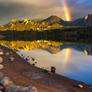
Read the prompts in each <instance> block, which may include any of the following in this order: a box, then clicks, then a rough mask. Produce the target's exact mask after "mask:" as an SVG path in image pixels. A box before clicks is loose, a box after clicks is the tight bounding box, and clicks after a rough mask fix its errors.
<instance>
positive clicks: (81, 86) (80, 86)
mask: <svg viewBox="0 0 92 92" xmlns="http://www.w3.org/2000/svg"><path fill="white" fill-rule="evenodd" d="M73 86H74V87H78V88H84V86H83V85H82V84H76V85H73Z"/></svg>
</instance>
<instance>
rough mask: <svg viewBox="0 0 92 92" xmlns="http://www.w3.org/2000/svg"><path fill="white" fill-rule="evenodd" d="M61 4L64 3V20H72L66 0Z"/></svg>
mask: <svg viewBox="0 0 92 92" xmlns="http://www.w3.org/2000/svg"><path fill="white" fill-rule="evenodd" d="M63 5H64V14H65V19H66V21H71V20H72V18H71V13H70V10H69V7H68V4H67V2H66V0H64V2H63Z"/></svg>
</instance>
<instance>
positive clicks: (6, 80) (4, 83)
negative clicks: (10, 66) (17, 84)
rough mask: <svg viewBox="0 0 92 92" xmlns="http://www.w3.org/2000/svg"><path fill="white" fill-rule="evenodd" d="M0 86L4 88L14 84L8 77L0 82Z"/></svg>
mask: <svg viewBox="0 0 92 92" xmlns="http://www.w3.org/2000/svg"><path fill="white" fill-rule="evenodd" d="M0 83H1V84H3V85H4V86H9V85H11V84H14V83H13V81H12V80H11V79H10V78H8V77H4V78H3V79H2V80H1V81H0Z"/></svg>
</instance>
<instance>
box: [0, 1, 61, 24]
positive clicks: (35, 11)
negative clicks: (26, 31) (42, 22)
mask: <svg viewBox="0 0 92 92" xmlns="http://www.w3.org/2000/svg"><path fill="white" fill-rule="evenodd" d="M36 1H37V0H35V2H34V1H28V0H27V2H25V0H20V1H17V0H16V1H15V0H12V1H11V0H7V1H6V0H4V1H0V24H3V23H5V22H8V21H9V20H11V19H13V18H26V17H27V18H35V17H47V16H50V15H51V14H54V13H58V12H62V10H61V9H60V8H59V3H55V2H52V1H53V0H52V1H50V2H49V0H48V2H47V3H42V2H39V3H37V2H36ZM39 1H41V0H39ZM45 1H46V0H45ZM60 7H61V6H60Z"/></svg>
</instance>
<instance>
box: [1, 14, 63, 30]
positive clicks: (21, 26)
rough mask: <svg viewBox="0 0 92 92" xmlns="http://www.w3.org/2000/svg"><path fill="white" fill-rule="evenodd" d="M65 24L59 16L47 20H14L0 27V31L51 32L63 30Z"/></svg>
mask: <svg viewBox="0 0 92 92" xmlns="http://www.w3.org/2000/svg"><path fill="white" fill-rule="evenodd" d="M61 22H62V24H63V23H64V21H63V20H62V19H60V18H59V17H57V16H51V17H49V18H47V19H43V20H42V19H34V20H28V19H24V20H16V19H14V20H12V21H11V22H10V23H8V24H6V25H3V26H0V30H4V31H5V30H16V31H25V30H27V31H28V30H34V31H36V30H38V31H43V30H51V29H59V28H62V27H63V25H61Z"/></svg>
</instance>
